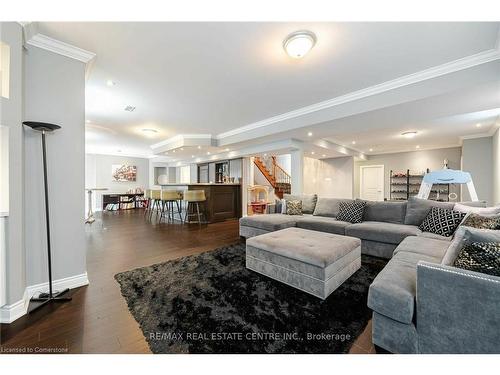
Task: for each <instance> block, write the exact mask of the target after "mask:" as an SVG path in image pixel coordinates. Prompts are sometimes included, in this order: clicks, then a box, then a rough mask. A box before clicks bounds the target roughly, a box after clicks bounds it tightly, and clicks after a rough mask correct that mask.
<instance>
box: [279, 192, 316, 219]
mask: <svg viewBox="0 0 500 375" xmlns="http://www.w3.org/2000/svg"><path fill="white" fill-rule="evenodd" d="M283 199H284V200H286V201H302V212H303V213H305V214H312V213H313V212H314V208H315V207H316V201H317V200H318V196H317V195H316V194H302V195H292V194H283Z"/></svg>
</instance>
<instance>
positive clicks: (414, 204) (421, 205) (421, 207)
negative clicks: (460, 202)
mask: <svg viewBox="0 0 500 375" xmlns="http://www.w3.org/2000/svg"><path fill="white" fill-rule="evenodd" d="M454 205H455V203H454V202H436V201H431V200H428V199H420V198H415V197H411V198H410V199H409V200H408V204H407V206H406V215H405V222H404V223H405V224H407V225H417V226H418V225H420V224H422V222H423V221H424V219H425V217H426V216H427V214H428V213H429V211H430V210H431V208H432V207H440V208H446V209H449V210H452V209H453V206H454Z"/></svg>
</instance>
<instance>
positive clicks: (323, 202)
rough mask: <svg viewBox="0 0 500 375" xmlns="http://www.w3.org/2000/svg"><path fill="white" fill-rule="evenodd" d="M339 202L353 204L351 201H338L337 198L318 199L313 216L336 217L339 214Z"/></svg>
mask: <svg viewBox="0 0 500 375" xmlns="http://www.w3.org/2000/svg"><path fill="white" fill-rule="evenodd" d="M340 202H353V199H338V198H321V197H319V198H318V202H317V203H316V207H315V209H314V213H313V215H314V216H327V217H337V215H338V213H339V204H340Z"/></svg>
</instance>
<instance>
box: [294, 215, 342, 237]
mask: <svg viewBox="0 0 500 375" xmlns="http://www.w3.org/2000/svg"><path fill="white" fill-rule="evenodd" d="M348 225H351V223H348V222H346V221H339V220H337V219H335V218H333V217H323V216H308V217H305V218H303V219H300V220H298V221H297V227H298V228H303V229H310V230H317V231H320V232H326V233H334V234H342V235H344V234H345V227H347V226H348Z"/></svg>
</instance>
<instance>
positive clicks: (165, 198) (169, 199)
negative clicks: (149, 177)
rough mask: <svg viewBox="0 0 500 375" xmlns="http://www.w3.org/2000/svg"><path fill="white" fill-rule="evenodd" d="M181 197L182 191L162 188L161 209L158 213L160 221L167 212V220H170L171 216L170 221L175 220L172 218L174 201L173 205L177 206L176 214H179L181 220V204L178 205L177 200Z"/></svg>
mask: <svg viewBox="0 0 500 375" xmlns="http://www.w3.org/2000/svg"><path fill="white" fill-rule="evenodd" d="M181 199H182V192H179V191H177V190H162V192H161V203H162V210H161V215H160V221H161V219H162V218H163V215H164V214H165V213H166V214H167V221H170V218H172V221H174V220H175V218H174V214H175V210H174V202H175V205H176V206H177V214H178V215H179V218H180V220H181V222H182V211H181V206H180V205H179V200H181Z"/></svg>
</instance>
